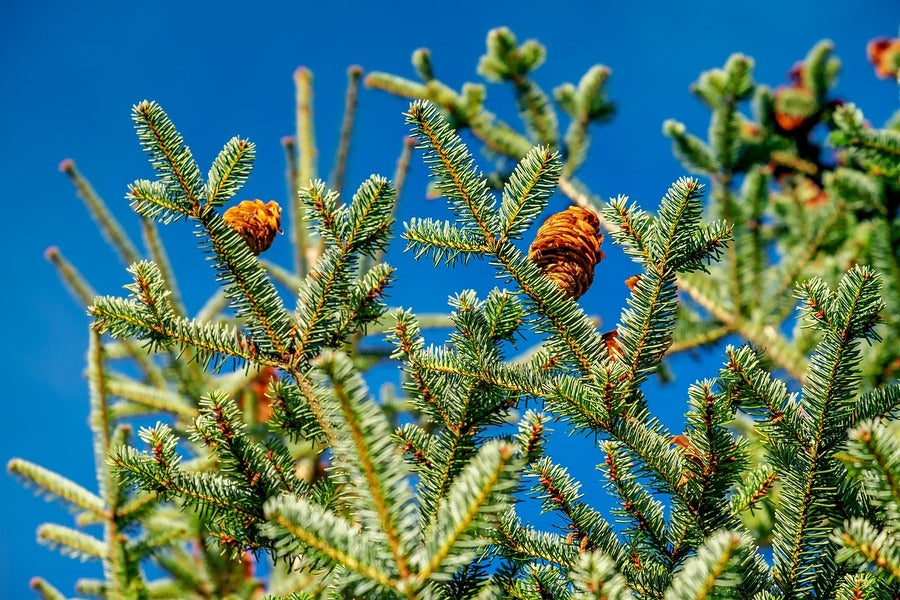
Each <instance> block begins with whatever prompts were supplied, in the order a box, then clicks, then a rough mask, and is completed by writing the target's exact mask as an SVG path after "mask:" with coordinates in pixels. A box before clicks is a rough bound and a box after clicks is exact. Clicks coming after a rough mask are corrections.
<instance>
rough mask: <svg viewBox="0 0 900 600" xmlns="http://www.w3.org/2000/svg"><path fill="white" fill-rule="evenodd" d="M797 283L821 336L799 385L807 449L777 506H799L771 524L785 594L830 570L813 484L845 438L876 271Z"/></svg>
mask: <svg viewBox="0 0 900 600" xmlns="http://www.w3.org/2000/svg"><path fill="white" fill-rule="evenodd" d="M800 289H801V290H802V297H804V298H805V303H806V312H807V316H806V318H807V319H808V320H809V321H810V322H813V323H815V324H816V326H817V327H818V328H819V329H820V330H822V331H823V333H824V337H823V341H822V343H821V344H820V345H819V349H818V351H817V352H816V353H815V354H814V356H813V357H812V358H811V359H810V371H809V375H808V379H807V383H806V384H805V385H804V388H803V406H804V408H805V409H806V410H807V412H808V413H809V414H810V419H809V420H808V421H807V422H805V423H804V427H803V429H804V434H805V436H806V437H807V438H808V439H810V442H811V445H810V450H809V454H808V455H806V454H802V453H800V454H798V459H799V460H798V461H797V463H795V465H794V468H793V469H791V470H790V471H788V472H787V473H786V475H785V477H784V479H783V482H784V487H783V490H782V493H783V497H782V503H783V505H784V506H796V507H799V509H798V510H797V512H796V513H793V512H786V511H781V512H779V514H778V519H777V520H776V524H775V538H774V542H773V549H774V551H775V573H776V581H778V584H779V588H780V589H781V590H782V591H783V592H785V593H788V594H797V593H802V592H803V591H805V590H810V589H812V587H813V585H814V583H815V581H814V580H816V579H817V580H820V581H821V580H822V579H823V578H826V577H827V574H828V573H833V572H834V571H835V567H834V564H833V562H831V561H829V560H827V559H826V560H823V559H822V556H821V554H822V549H823V547H825V546H826V545H827V544H828V534H829V530H830V527H829V525H831V526H832V527H833V526H834V525H835V524H836V523H834V518H835V517H834V515H833V514H831V513H828V512H826V510H825V501H824V499H822V498H821V497H820V496H819V495H820V494H821V492H819V491H818V490H820V489H822V487H823V486H827V485H829V484H828V482H829V481H831V480H833V478H834V477H836V476H837V473H836V472H835V464H834V461H833V459H830V458H829V456H830V454H831V453H832V452H833V449H834V447H835V445H836V444H837V443H840V442H841V441H843V439H846V437H845V436H846V429H845V428H846V423H847V420H848V419H847V413H848V412H849V411H850V410H851V408H850V407H851V406H852V400H853V396H854V390H855V389H856V386H857V384H858V380H859V376H858V375H857V374H856V373H855V372H854V371H853V369H854V367H855V366H856V365H857V364H858V361H859V349H858V347H857V346H858V344H857V342H858V340H859V339H860V338H863V339H867V338H872V337H874V336H875V333H874V331H873V326H874V324H875V322H876V320H877V314H878V312H879V311H880V309H881V308H882V303H881V301H880V299H879V297H878V277H877V275H876V274H875V273H874V272H872V271H871V270H870V269H868V268H865V267H855V268H854V269H852V270H851V271H849V272H848V273H847V274H846V275H845V276H844V277H843V278H842V279H841V281H840V283H839V285H838V289H837V290H836V291H835V292H834V293H831V292H830V291H829V290H828V288H827V286H826V285H825V283H824V282H822V281H821V280H820V279H813V280H811V281H808V282H806V283H805V284H804V285H803V286H802V288H800ZM826 489H827V488H826Z"/></svg>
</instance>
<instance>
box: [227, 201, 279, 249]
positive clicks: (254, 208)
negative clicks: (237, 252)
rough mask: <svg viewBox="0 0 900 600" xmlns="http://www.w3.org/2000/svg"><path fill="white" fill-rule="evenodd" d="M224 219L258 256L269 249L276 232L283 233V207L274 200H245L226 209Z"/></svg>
mask: <svg viewBox="0 0 900 600" xmlns="http://www.w3.org/2000/svg"><path fill="white" fill-rule="evenodd" d="M222 219H223V220H224V221H225V223H226V224H227V225H228V226H229V227H231V228H232V229H234V230H235V231H237V232H238V234H240V236H241V237H242V238H243V239H244V241H245V242H247V245H248V246H250V250H251V252H253V254H255V255H257V256H259V254H260V253H261V252H265V251H266V250H268V249H269V246H271V245H272V242H273V241H274V240H275V234H276V233H283V232H282V231H281V207H280V206H278V203H277V202H275V201H274V200H272V201H271V202H269V203H268V204H264V203H263V201H262V200H244V201H243V202H241V203H240V204H238V205H237V206H232V207H231V208H229V209H228V210H226V211H225V214H224V215H222Z"/></svg>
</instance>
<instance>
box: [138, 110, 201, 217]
mask: <svg viewBox="0 0 900 600" xmlns="http://www.w3.org/2000/svg"><path fill="white" fill-rule="evenodd" d="M132 118H133V119H134V122H135V129H136V130H137V134H138V140H140V142H141V145H142V146H143V147H144V151H145V152H146V153H147V155H148V156H149V157H150V164H152V165H153V168H154V169H155V170H156V171H157V172H158V173H159V174H160V176H161V183H162V185H163V186H164V189H165V191H166V194H167V195H171V196H170V197H171V204H172V206H173V208H177V209H178V210H179V212H190V211H196V210H197V209H198V208H199V207H200V205H201V202H202V200H203V198H204V190H203V177H202V176H201V175H200V168H199V167H198V166H197V163H196V162H195V161H194V157H193V156H192V155H191V151H190V149H189V148H188V147H187V146H186V145H185V143H184V138H182V137H181V134H180V133H178V131H177V130H176V129H175V126H174V125H173V124H172V121H171V120H169V117H168V115H166V113H165V112H163V110H162V108H161V107H160V106H159V104H157V103H156V102H148V101H146V100H144V101H143V102H141V103H140V104H137V105H135V107H134V109H133V110H132Z"/></svg>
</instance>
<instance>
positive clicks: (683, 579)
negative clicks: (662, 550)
mask: <svg viewBox="0 0 900 600" xmlns="http://www.w3.org/2000/svg"><path fill="white" fill-rule="evenodd" d="M750 555H751V551H750V542H749V540H747V539H746V538H743V537H742V536H740V535H739V534H737V533H734V532H731V531H728V530H722V531H719V532H717V533H715V534H714V535H712V536H711V537H709V538H708V539H707V540H706V541H705V542H704V543H703V545H702V546H700V548H699V549H698V551H697V554H695V555H694V556H692V557H691V558H690V559H688V560H687V561H686V562H685V564H684V567H683V568H682V570H681V571H680V572H679V573H678V575H676V576H675V578H674V579H673V580H672V585H671V586H670V587H669V589H668V590H667V591H666V595H665V599H666V600H688V599H691V600H701V599H703V598H719V597H722V598H725V597H730V594H731V593H735V596H737V591H738V590H734V591H733V592H731V591H730V590H729V588H738V587H743V586H741V584H742V583H745V585H746V584H748V583H750V582H748V581H747V579H745V577H746V576H747V574H748V570H749V568H750V564H751V561H750V558H749V557H750ZM760 583H761V582H760ZM751 587H756V588H757V589H756V590H753V591H761V585H756V586H752V584H751ZM741 591H742V592H743V593H747V592H746V591H744V590H741ZM752 593H753V592H752V591H751V592H750V595H748V596H743V595H742V596H741V597H750V596H752Z"/></svg>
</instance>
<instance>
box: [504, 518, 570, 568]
mask: <svg viewBox="0 0 900 600" xmlns="http://www.w3.org/2000/svg"><path fill="white" fill-rule="evenodd" d="M583 539H587V538H583ZM494 540H495V542H496V543H497V544H500V545H501V546H502V547H503V548H504V551H505V553H506V554H507V555H509V556H512V557H513V558H514V559H516V560H537V561H542V562H548V563H551V564H555V565H558V566H560V567H565V568H572V567H574V566H575V562H576V557H577V556H578V551H577V547H576V546H575V545H574V541H573V543H568V541H567V539H566V538H564V537H561V536H559V535H556V534H551V533H543V532H539V531H537V530H535V529H534V528H532V527H528V526H523V525H522V524H521V523H520V521H519V518H518V517H517V516H516V513H515V511H507V512H506V513H504V514H503V515H502V516H501V517H500V520H499V522H498V524H497V528H496V530H495V533H494Z"/></svg>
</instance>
